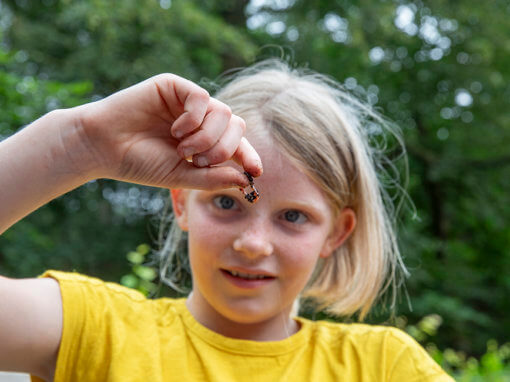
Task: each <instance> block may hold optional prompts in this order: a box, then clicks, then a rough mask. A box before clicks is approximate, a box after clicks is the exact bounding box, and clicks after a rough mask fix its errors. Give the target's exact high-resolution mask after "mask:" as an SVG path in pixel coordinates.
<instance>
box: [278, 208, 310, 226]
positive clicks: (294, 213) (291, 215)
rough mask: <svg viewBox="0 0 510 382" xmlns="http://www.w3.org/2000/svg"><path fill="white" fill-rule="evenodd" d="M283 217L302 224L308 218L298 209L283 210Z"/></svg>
mask: <svg viewBox="0 0 510 382" xmlns="http://www.w3.org/2000/svg"><path fill="white" fill-rule="evenodd" d="M283 217H284V219H285V220H286V221H288V222H290V223H295V224H303V223H306V221H307V220H308V218H307V217H306V215H305V214H304V213H302V212H300V211H298V210H288V211H285V213H284V214H283Z"/></svg>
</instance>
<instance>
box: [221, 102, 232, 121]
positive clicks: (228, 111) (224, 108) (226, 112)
mask: <svg viewBox="0 0 510 382" xmlns="http://www.w3.org/2000/svg"><path fill="white" fill-rule="evenodd" d="M219 112H220V113H221V115H223V116H224V117H226V118H231V117H232V109H230V107H229V106H227V105H225V104H222V106H221V108H220V109H219Z"/></svg>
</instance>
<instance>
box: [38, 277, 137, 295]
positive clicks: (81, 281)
mask: <svg viewBox="0 0 510 382" xmlns="http://www.w3.org/2000/svg"><path fill="white" fill-rule="evenodd" d="M40 277H43V278H44V277H50V278H53V279H55V280H57V281H58V283H59V285H60V288H61V289H64V288H68V289H73V288H74V289H80V290H82V291H84V292H88V293H92V294H96V295H98V294H113V295H119V297H125V298H128V299H131V300H133V301H145V300H146V297H145V296H144V295H143V294H142V293H140V292H138V291H136V290H134V289H131V288H127V287H124V286H122V285H119V284H116V283H113V282H107V281H103V280H100V279H98V278H96V277H90V276H86V275H83V274H80V273H76V272H61V271H54V270H49V271H46V272H45V273H44V274H43V275H41V276H40Z"/></svg>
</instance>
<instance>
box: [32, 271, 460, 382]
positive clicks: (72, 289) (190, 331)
mask: <svg viewBox="0 0 510 382" xmlns="http://www.w3.org/2000/svg"><path fill="white" fill-rule="evenodd" d="M43 277H53V278H55V279H56V280H57V281H58V282H59V284H60V289H61V291H62V300H63V309H64V324H63V333H62V341H61V345H60V350H59V354H58V360H57V367H56V371H55V379H54V381H55V382H70V381H73V382H74V381H76V382H87V381H91V382H92V381H93V382H101V381H111V382H114V381H122V382H130V381H133V382H135V381H136V382H141V381H143V382H145V381H151V382H163V381H178V382H183V381H217V382H230V381H242V382H251V381H264V382H267V381H291V382H298V381H320V382H327V381H398V382H402V381H405V382H412V381H448V382H450V381H453V379H452V378H451V377H449V376H448V375H447V374H446V373H445V372H444V371H443V370H442V369H441V368H440V367H439V366H438V365H437V364H436V363H435V362H434V361H433V360H432V359H431V358H430V357H429V356H428V354H427V353H426V352H425V350H423V348H421V347H420V345H419V344H418V343H416V342H415V341H414V340H413V339H412V338H411V337H409V336H408V335H407V334H405V333H404V332H402V331H400V330H398V329H395V328H390V327H383V326H371V325H363V324H338V323H331V322H323V321H319V322H314V321H310V320H307V319H304V318H296V320H298V321H299V323H300V324H301V329H300V330H299V331H298V332H297V333H296V334H294V335H292V336H290V337H289V338H287V339H284V340H282V341H275V342H256V341H247V340H238V339H233V338H227V337H224V336H222V335H220V334H217V333H215V332H213V331H211V330H209V329H207V328H205V327H204V326H202V325H201V324H199V323H198V322H197V321H196V320H195V319H194V318H193V316H192V315H191V313H190V312H189V311H188V310H187V308H186V305H185V299H170V298H161V299H157V300H149V299H146V298H145V297H144V296H143V295H142V294H140V293H138V292H137V291H134V290H131V289H128V288H125V287H123V286H120V285H117V284H113V283H106V282H103V281H101V280H98V279H95V278H91V277H86V276H83V275H80V274H76V273H64V272H57V271H48V272H46V273H45V274H44V275H43ZM33 380H34V381H35V380H37V379H35V378H33Z"/></svg>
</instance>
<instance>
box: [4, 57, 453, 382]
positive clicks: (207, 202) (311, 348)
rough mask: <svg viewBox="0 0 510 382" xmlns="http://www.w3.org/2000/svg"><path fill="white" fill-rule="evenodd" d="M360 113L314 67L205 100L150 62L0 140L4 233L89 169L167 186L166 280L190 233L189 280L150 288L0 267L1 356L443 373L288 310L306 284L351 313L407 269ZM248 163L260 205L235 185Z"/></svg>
mask: <svg viewBox="0 0 510 382" xmlns="http://www.w3.org/2000/svg"><path fill="white" fill-rule="evenodd" d="M226 105H228V106H226ZM368 119H371V123H372V127H373V126H376V127H378V128H381V127H384V126H385V124H384V121H383V120H382V119H381V118H379V117H378V116H377V115H376V114H375V113H373V112H372V111H370V109H368V108H367V107H365V106H363V105H362V104H360V103H359V102H357V101H356V100H354V98H352V97H349V96H348V95H347V94H345V93H344V92H342V91H341V90H339V88H338V87H337V86H336V85H335V84H334V83H333V82H332V81H330V80H328V79H326V78H325V77H323V76H320V75H317V74H313V73H306V72H300V71H297V70H291V69H290V68H289V67H287V66H286V65H285V64H284V63H281V62H278V61H269V62H264V63H261V64H258V65H256V66H254V67H252V68H249V69H247V70H245V71H242V72H241V73H239V74H238V75H237V77H236V78H235V79H234V80H233V81H231V82H230V83H229V84H228V85H227V86H226V87H224V89H223V90H221V91H220V92H219V93H218V94H217V95H216V98H211V97H209V95H208V94H207V92H206V91H204V90H203V89H201V88H200V87H198V86H197V85H195V84H193V83H191V82H189V81H186V80H184V79H182V78H179V77H177V76H173V75H169V74H165V75H159V76H156V77H153V78H151V79H149V80H146V81H144V82H142V83H140V84H138V85H135V86H133V87H131V88H128V89H126V90H123V91H121V92H119V93H116V94H114V95H112V96H110V97H108V98H106V99H104V100H101V101H98V102H95V103H91V104H87V105H83V106H80V107H77V108H73V109H69V110H59V111H53V112H51V113H49V114H47V115H45V116H44V117H42V118H40V119H39V120H37V121H35V122H34V123H33V124H31V125H29V126H28V127H26V128H25V129H23V130H22V131H20V132H19V133H17V134H15V135H14V136H12V137H10V138H9V139H7V140H5V141H3V142H1V143H0V162H1V163H2V167H1V168H0V185H1V190H2V194H1V200H0V232H2V231H4V230H5V229H7V228H8V227H9V226H10V225H12V224H14V223H15V222H16V221H17V220H18V219H21V218H22V217H23V216H25V215H26V214H28V213H30V212H31V211H33V210H34V209H36V208H37V207H39V206H41V205H43V204H44V203H46V202H48V201H49V200H51V199H53V198H55V197H57V196H59V195H61V194H63V193H65V192H67V191H69V190H71V189H73V188H75V187H78V186H79V185H81V184H84V183H85V182H87V181H89V180H91V179H96V178H112V179H118V180H123V181H129V182H135V183H140V184H146V185H152V186H156V187H166V188H170V189H171V190H172V193H171V194H172V202H173V210H174V214H175V224H174V227H172V229H171V234H170V235H169V237H168V239H167V242H166V243H165V246H164V248H163V251H162V255H163V256H162V257H163V259H164V260H163V266H162V270H163V273H164V274H163V276H164V277H166V278H167V281H168V282H169V283H170V284H173V283H175V282H176V280H175V275H176V273H175V272H174V270H173V269H172V267H171V266H169V265H170V264H174V263H176V262H178V259H176V256H177V255H176V253H175V252H176V248H178V247H179V244H178V237H179V236H181V233H182V231H186V232H187V240H188V248H189V261H190V264H191V271H192V278H193V288H192V291H191V293H190V294H189V296H188V298H186V299H167V298H163V299H158V300H147V299H145V298H144V297H143V296H142V295H140V294H139V293H138V292H136V291H133V290H129V289H127V288H124V287H121V286H119V285H116V284H112V283H104V282H102V281H100V280H97V279H94V278H90V277H86V276H83V275H79V274H75V273H64V272H58V271H48V272H46V273H45V274H44V275H43V277H41V278H38V279H28V280H11V279H7V278H0V295H1V299H0V343H1V344H2V346H1V347H0V369H4V370H12V371H24V372H28V373H31V374H32V375H33V376H34V377H33V380H37V377H35V376H38V377H40V378H43V379H44V380H47V381H51V380H54V381H57V382H58V381H173V380H175V381H183V380H189V381H287V380H288V381H330V380H331V381H332V380H335V381H336V380H343V381H390V380H391V381H451V380H452V379H451V378H450V377H449V376H447V374H446V373H444V372H443V371H442V370H441V368H440V367H439V366H438V365H437V364H436V363H435V362H434V361H433V360H432V359H431V358H430V357H429V356H428V355H427V353H426V352H425V351H424V350H423V349H422V348H421V347H420V346H419V345H418V344H417V343H416V342H415V341H414V340H412V339H411V338H410V337H409V336H407V335H406V334H404V333H403V332H400V331H398V330H396V329H394V328H389V327H378V326H368V325H362V324H351V325H346V324H336V323H329V322H312V321H308V320H306V319H303V318H299V317H294V313H293V312H294V311H295V310H296V309H295V308H296V301H297V299H298V298H299V297H300V296H302V297H307V298H309V299H310V300H311V301H313V302H314V303H315V304H316V306H317V308H318V309H327V310H328V311H329V312H331V313H334V314H337V315H350V314H353V313H355V312H359V315H360V317H361V318H363V317H364V316H365V315H366V314H367V312H368V311H369V309H370V307H371V306H372V304H373V303H374V301H375V299H376V297H377V296H378V295H379V294H380V292H381V290H383V289H385V288H386V287H387V286H388V285H389V284H391V283H394V282H395V278H396V273H397V271H398V268H399V267H401V268H402V269H403V267H402V264H401V260H400V257H399V253H398V249H397V246H396V242H395V237H394V234H393V232H392V229H391V224H390V221H389V218H388V213H387V212H386V209H385V207H384V201H383V199H384V198H383V191H382V190H381V188H380V186H379V183H378V181H377V175H376V171H375V166H376V161H375V159H374V158H375V157H376V156H377V155H376V153H375V149H373V148H370V147H369V145H368V136H367V133H366V132H365V129H366V125H365V121H367V120H368ZM375 124H377V125H375ZM262 163H263V164H264V173H263V174H262ZM244 172H246V173H248V174H251V175H252V176H254V177H256V178H255V186H256V188H257V190H258V191H259V193H260V199H259V200H258V201H257V203H256V204H253V203H250V201H249V200H247V199H246V198H245V197H244V195H243V193H242V192H240V191H239V190H238V188H239V187H241V188H242V189H246V191H248V189H250V188H249V183H250V182H249V176H246V175H245V174H244ZM250 190H251V189H250ZM385 280H389V281H386V282H385Z"/></svg>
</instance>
